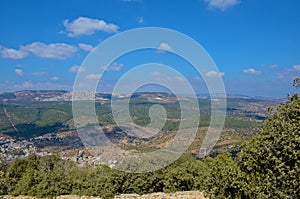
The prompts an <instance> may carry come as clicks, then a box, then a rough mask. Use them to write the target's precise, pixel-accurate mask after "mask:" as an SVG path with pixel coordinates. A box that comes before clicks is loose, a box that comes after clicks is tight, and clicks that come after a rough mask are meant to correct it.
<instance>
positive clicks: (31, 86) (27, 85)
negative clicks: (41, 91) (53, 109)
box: [21, 81, 33, 89]
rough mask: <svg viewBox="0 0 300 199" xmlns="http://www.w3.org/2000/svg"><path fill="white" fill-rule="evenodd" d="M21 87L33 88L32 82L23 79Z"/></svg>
mask: <svg viewBox="0 0 300 199" xmlns="http://www.w3.org/2000/svg"><path fill="white" fill-rule="evenodd" d="M21 87H22V88H23V89H29V88H33V84H32V83H31V82H29V81H25V82H23V83H22V86H21Z"/></svg>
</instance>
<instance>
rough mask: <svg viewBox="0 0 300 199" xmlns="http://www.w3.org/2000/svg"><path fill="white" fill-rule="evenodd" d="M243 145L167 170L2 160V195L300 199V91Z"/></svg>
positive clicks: (42, 159) (44, 159) (32, 159)
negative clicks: (193, 194)
mask: <svg viewBox="0 0 300 199" xmlns="http://www.w3.org/2000/svg"><path fill="white" fill-rule="evenodd" d="M260 131H261V132H260V133H259V134H258V135H257V136H255V137H253V138H252V139H251V140H250V141H249V142H247V143H245V144H243V145H242V146H241V151H240V152H239V154H238V156H237V157H236V158H235V159H233V158H232V157H231V156H230V155H228V154H221V155H218V156H217V157H216V158H210V157H208V158H206V159H205V160H204V161H200V160H196V159H194V158H192V157H190V156H188V155H184V156H182V157H181V158H180V159H178V160H177V161H176V162H174V163H173V164H172V165H170V166H168V167H166V168H163V169H161V170H158V171H155V172H149V173H142V174H133V173H125V172H121V171H117V170H113V169H110V168H109V167H107V166H99V167H91V166H84V167H78V166H76V165H75V163H73V162H68V161H64V160H62V159H61V158H60V157H58V156H55V155H53V156H45V157H40V156H36V155H32V156H30V157H28V158H27V159H25V160H16V161H14V162H13V163H11V164H9V165H0V195H1V194H2V195H5V194H9V195H32V196H37V197H46V196H47V197H54V196H57V195H65V194H76V195H87V196H101V197H103V198H111V197H113V196H114V195H117V194H123V193H138V194H145V193H152V192H175V191H189V190H201V191H204V192H205V193H206V194H207V195H208V196H209V197H210V198H220V199H221V198H222V199H223V198H243V199H252V198H291V199H294V198H300V95H299V94H296V95H294V96H290V97H289V101H288V102H287V103H284V104H281V105H279V106H278V107H277V110H276V112H275V113H274V114H273V115H272V116H271V117H269V118H268V119H267V120H266V121H265V122H264V123H263V126H262V127H261V130H260Z"/></svg>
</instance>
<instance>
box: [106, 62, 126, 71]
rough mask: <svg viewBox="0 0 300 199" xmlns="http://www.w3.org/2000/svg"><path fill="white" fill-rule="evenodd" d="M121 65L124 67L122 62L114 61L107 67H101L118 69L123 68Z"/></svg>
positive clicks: (112, 69) (108, 69) (110, 69)
mask: <svg viewBox="0 0 300 199" xmlns="http://www.w3.org/2000/svg"><path fill="white" fill-rule="evenodd" d="M123 67H124V65H123V64H120V63H117V62H114V63H112V64H111V65H109V66H108V67H103V69H105V68H106V71H120V70H122V69H123Z"/></svg>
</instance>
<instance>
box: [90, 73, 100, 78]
mask: <svg viewBox="0 0 300 199" xmlns="http://www.w3.org/2000/svg"><path fill="white" fill-rule="evenodd" d="M101 76H102V75H101V74H94V73H92V74H89V75H87V76H86V78H87V79H100V78H101Z"/></svg>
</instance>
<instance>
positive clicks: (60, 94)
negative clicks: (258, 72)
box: [0, 90, 287, 102]
mask: <svg viewBox="0 0 300 199" xmlns="http://www.w3.org/2000/svg"><path fill="white" fill-rule="evenodd" d="M82 93H85V94H86V93H92V92H82ZM145 94H147V95H148V96H149V95H151V92H138V93H134V94H133V95H128V94H113V93H96V98H97V99H100V100H109V99H110V98H111V97H112V96H114V97H129V96H130V97H133V98H134V97H140V96H142V95H145ZM152 94H153V93H152ZM155 94H161V95H164V96H165V95H172V94H169V93H158V92H155ZM72 96H73V94H72V92H68V91H64V90H22V91H16V92H7V93H0V101H2V102H4V101H72ZM83 96H84V97H86V95H83ZM173 96H174V95H173ZM181 96H185V95H181ZM226 96H227V98H241V99H259V100H267V101H275V102H285V101H286V100H287V98H286V97H266V96H248V95H242V94H227V95H226ZM186 97H188V96H186ZM197 97H198V98H203V99H209V98H210V95H209V94H197ZM91 99H93V96H92V97H91Z"/></svg>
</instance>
